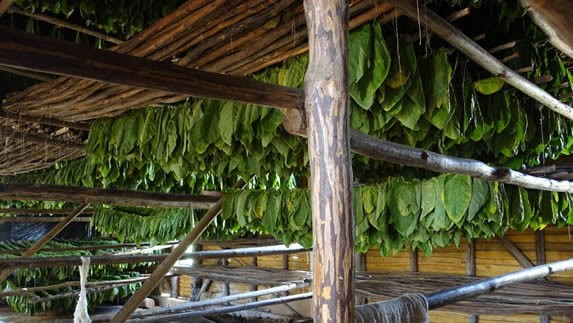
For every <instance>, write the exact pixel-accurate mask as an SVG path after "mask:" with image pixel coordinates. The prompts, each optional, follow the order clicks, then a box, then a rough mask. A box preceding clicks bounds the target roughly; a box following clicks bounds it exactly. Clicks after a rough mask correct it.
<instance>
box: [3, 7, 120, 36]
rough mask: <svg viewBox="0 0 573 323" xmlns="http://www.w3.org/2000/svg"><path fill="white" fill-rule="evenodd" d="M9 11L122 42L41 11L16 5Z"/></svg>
mask: <svg viewBox="0 0 573 323" xmlns="http://www.w3.org/2000/svg"><path fill="white" fill-rule="evenodd" d="M8 12H9V13H17V14H19V15H23V16H27V17H31V18H34V19H36V20H39V21H44V22H47V23H49V24H52V25H55V26H59V27H63V28H67V29H70V30H74V31H78V32H80V33H82V34H86V35H90V36H93V37H96V38H100V39H103V40H105V41H107V42H110V43H113V44H121V43H123V40H121V39H118V38H116V37H113V36H110V35H106V34H102V33H100V32H97V31H94V30H91V29H88V28H85V27H82V26H78V25H75V24H72V23H70V22H68V21H65V20H61V19H58V18H55V17H51V16H47V15H43V14H41V13H31V12H28V11H26V10H22V9H20V8H16V7H12V8H10V9H9V10H8Z"/></svg>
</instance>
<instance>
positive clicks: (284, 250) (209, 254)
mask: <svg viewBox="0 0 573 323" xmlns="http://www.w3.org/2000/svg"><path fill="white" fill-rule="evenodd" d="M305 251H309V250H307V249H304V248H303V247H301V246H296V245H295V246H292V245H291V246H289V247H285V246H276V247H256V248H241V249H234V250H230V249H229V250H211V251H199V252H190V253H186V254H185V255H183V256H182V259H222V258H230V257H231V258H232V257H252V256H265V255H284V254H293V253H300V252H305ZM167 256H168V254H142V255H119V256H93V257H90V264H91V265H110V264H126V263H135V262H159V261H163V260H165V259H166V258H167ZM81 264H82V261H81V259H80V257H77V256H71V257H49V258H48V257H46V258H41V259H37V258H23V259H2V260H0V268H10V269H16V268H24V267H25V268H45V267H62V266H79V265H81Z"/></svg>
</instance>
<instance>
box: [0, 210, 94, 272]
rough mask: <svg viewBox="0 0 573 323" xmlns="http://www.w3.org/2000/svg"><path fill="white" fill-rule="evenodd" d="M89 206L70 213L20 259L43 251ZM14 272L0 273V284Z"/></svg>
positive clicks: (9, 270) (10, 270)
mask: <svg viewBox="0 0 573 323" xmlns="http://www.w3.org/2000/svg"><path fill="white" fill-rule="evenodd" d="M88 206H89V204H83V205H81V206H80V207H79V208H78V209H77V210H76V211H74V212H72V213H70V215H68V216H67V217H65V218H64V220H62V222H60V223H58V224H57V225H56V226H55V227H53V228H52V230H50V231H49V232H48V233H47V234H46V235H45V236H43V237H42V238H41V239H40V240H38V241H37V242H36V243H35V244H34V245H33V246H31V247H30V249H28V250H26V252H24V253H23V254H22V255H21V256H20V258H30V257H32V256H33V255H35V254H36V252H38V251H39V250H40V249H42V248H43V247H44V246H45V245H46V244H47V243H48V242H50V241H51V240H52V239H53V238H54V237H55V236H57V235H58V233H60V232H62V230H64V229H65V228H66V227H67V226H68V224H70V223H72V220H73V219H74V218H75V217H77V216H78V215H80V214H81V213H82V212H83V211H84V210H85V209H87V208H88ZM13 272H14V270H12V269H5V270H2V271H1V272H0V283H2V282H4V281H5V280H6V278H8V277H10V275H12V273H13Z"/></svg>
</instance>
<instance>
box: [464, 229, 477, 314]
mask: <svg viewBox="0 0 573 323" xmlns="http://www.w3.org/2000/svg"><path fill="white" fill-rule="evenodd" d="M466 248H467V249H466V275H467V276H470V277H474V276H475V275H476V244H475V240H471V241H468V243H467V245H466ZM478 322H479V315H475V314H470V315H469V316H468V323H478Z"/></svg>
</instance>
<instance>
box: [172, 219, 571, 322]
mask: <svg viewBox="0 0 573 323" xmlns="http://www.w3.org/2000/svg"><path fill="white" fill-rule="evenodd" d="M570 231H572V232H570ZM544 232H545V234H544V237H545V258H546V262H554V261H558V260H564V259H569V258H573V229H572V230H570V229H569V228H567V227H565V228H555V227H550V228H546V229H545V230H544ZM505 238H506V239H507V240H509V241H511V242H513V243H514V244H515V246H516V247H517V248H518V249H519V250H520V251H521V252H522V253H523V254H524V255H525V256H526V257H527V258H528V259H529V260H530V261H531V263H533V264H534V265H535V264H536V261H537V255H536V235H535V233H534V232H533V231H526V232H515V231H512V232H508V233H507V234H506V236H505ZM213 249H218V247H215V246H208V247H206V248H205V250H213ZM466 256H467V244H466V243H465V242H462V243H461V245H460V247H459V248H456V247H455V246H452V247H447V248H439V249H435V250H434V251H433V253H432V255H431V256H430V257H426V256H424V255H423V254H421V253H420V254H418V256H417V259H418V271H419V272H425V273H442V274H457V275H465V274H466ZM284 257H288V259H286V260H283V256H264V257H257V259H256V261H257V265H258V266H259V267H265V268H284V266H285V264H286V265H287V266H288V269H290V270H309V269H310V256H309V254H307V253H302V254H296V255H290V256H284ZM239 262H242V263H243V264H251V263H252V259H251V258H237V259H230V261H229V265H230V266H240V265H242V264H241V263H239ZM214 263H215V261H214V260H208V261H205V264H214ZM365 266H366V270H367V271H372V272H404V271H410V270H411V266H412V262H411V256H410V252H409V251H402V252H400V253H398V254H396V255H394V256H391V257H386V258H384V257H381V256H380V254H379V252H378V250H370V251H368V253H367V254H366V256H365ZM475 268H476V274H477V276H483V277H488V276H496V275H501V274H504V273H507V272H512V271H517V270H520V269H522V268H523V267H522V266H521V265H520V264H519V262H518V261H517V260H516V259H515V258H514V257H513V256H512V255H511V254H510V253H509V252H508V251H507V250H506V249H505V247H504V246H503V245H502V243H501V242H500V241H499V240H498V239H492V240H477V241H476V243H475ZM552 279H554V280H559V281H563V282H569V283H573V272H565V273H559V274H555V275H553V276H552ZM190 286H191V278H190V277H187V276H183V277H181V278H180V279H179V294H180V296H181V297H184V298H188V297H189V295H190V290H191V288H190ZM249 288H250V286H249V285H245V284H229V289H230V293H231V294H232V293H236V292H245V291H248V290H249ZM223 290H224V289H223V283H222V282H217V283H214V284H213V285H212V286H211V288H210V289H209V291H208V292H207V294H205V295H204V297H205V298H207V297H209V298H211V297H218V296H221V295H222V294H223ZM570 321H571V320H567V319H566V318H555V317H552V318H551V322H570ZM431 322H440V323H442V322H443V323H454V322H456V323H458V322H468V315H464V314H459V313H451V312H443V311H432V312H431ZM479 322H480V323H486V322H491V323H494V322H520V323H529V322H539V316H538V315H513V316H493V315H481V316H480V317H479Z"/></svg>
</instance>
